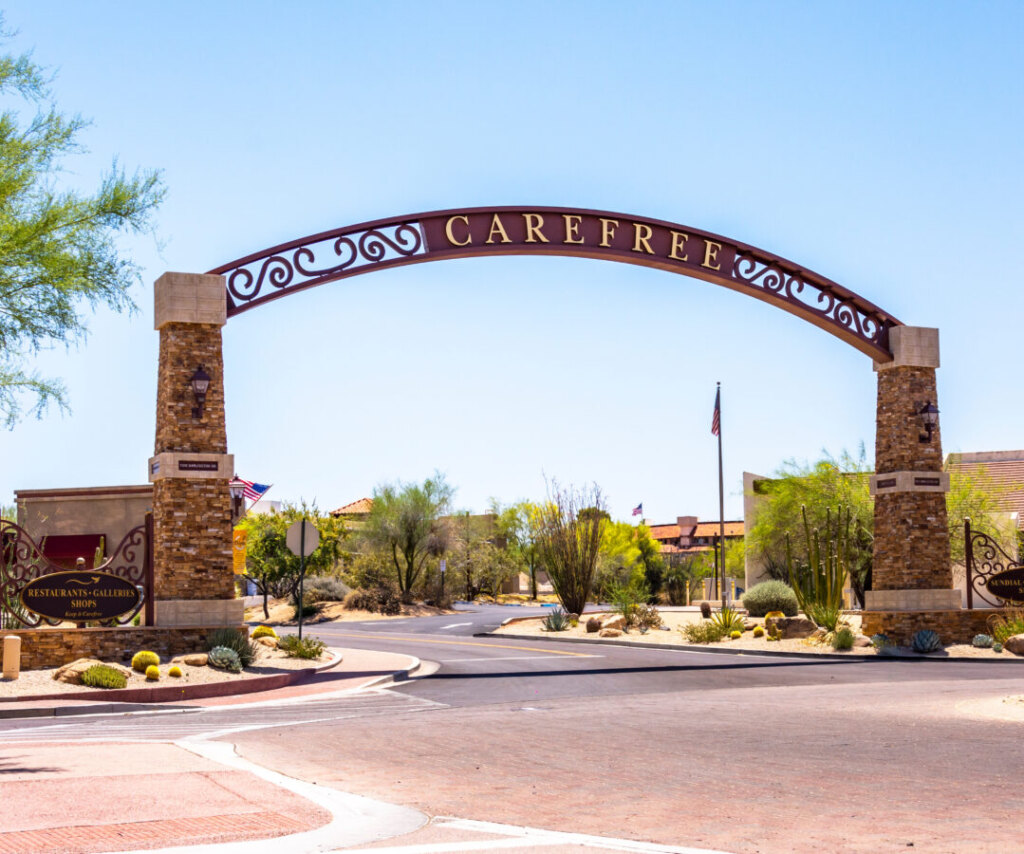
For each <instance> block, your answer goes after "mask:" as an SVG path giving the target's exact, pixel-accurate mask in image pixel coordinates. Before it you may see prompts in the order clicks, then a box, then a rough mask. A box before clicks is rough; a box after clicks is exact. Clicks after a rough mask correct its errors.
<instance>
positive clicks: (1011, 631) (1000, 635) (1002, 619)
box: [988, 609, 1024, 643]
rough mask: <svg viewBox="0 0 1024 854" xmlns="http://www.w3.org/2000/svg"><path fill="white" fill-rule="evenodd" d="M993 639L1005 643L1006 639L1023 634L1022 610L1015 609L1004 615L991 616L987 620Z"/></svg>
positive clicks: (1023, 611) (1023, 615)
mask: <svg viewBox="0 0 1024 854" xmlns="http://www.w3.org/2000/svg"><path fill="white" fill-rule="evenodd" d="M988 625H989V628H990V629H991V633H992V637H993V639H995V640H997V641H999V643H1006V640H1007V638H1012V637H1013V636H1014V635H1019V634H1024V610H1021V609H1015V610H1013V611H1009V612H1007V613H1006V614H993V615H992V616H991V617H989V618H988Z"/></svg>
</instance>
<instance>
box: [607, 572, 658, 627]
mask: <svg viewBox="0 0 1024 854" xmlns="http://www.w3.org/2000/svg"><path fill="white" fill-rule="evenodd" d="M649 597H650V593H649V592H648V590H647V585H645V584H644V583H643V582H639V581H637V580H635V579H633V580H631V581H630V582H629V583H628V584H612V585H611V587H610V589H609V591H608V598H609V599H610V600H611V603H612V610H614V611H615V613H616V614H622V616H623V617H625V618H626V628H627V629H630V628H633V627H634V626H638V625H640V623H639V620H638V617H639V613H640V607H641V606H642V605H644V604H646V603H647V600H648V598H649ZM659 625H660V623H659Z"/></svg>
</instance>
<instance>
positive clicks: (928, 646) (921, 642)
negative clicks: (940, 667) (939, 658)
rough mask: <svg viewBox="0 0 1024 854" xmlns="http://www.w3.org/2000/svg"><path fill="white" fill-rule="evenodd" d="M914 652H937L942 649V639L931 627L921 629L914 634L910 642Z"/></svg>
mask: <svg viewBox="0 0 1024 854" xmlns="http://www.w3.org/2000/svg"><path fill="white" fill-rule="evenodd" d="M911 645H912V646H913V647H914V652H922V653H923V652H938V651H939V650H940V649H942V641H941V640H940V638H939V636H938V635H937V634H936V633H935V632H933V631H932V630H931V629H921V630H920V631H919V632H916V633H915V634H914V639H913V641H912V642H911Z"/></svg>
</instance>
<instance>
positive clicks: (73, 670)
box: [53, 658, 132, 685]
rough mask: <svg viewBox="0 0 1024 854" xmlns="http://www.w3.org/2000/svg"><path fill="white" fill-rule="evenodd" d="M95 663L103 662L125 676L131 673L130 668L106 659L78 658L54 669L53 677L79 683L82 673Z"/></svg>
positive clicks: (62, 680) (59, 680)
mask: <svg viewBox="0 0 1024 854" xmlns="http://www.w3.org/2000/svg"><path fill="white" fill-rule="evenodd" d="M96 664H105V665H106V666H107V667H113V668H114V670H118V671H120V672H121V673H123V674H124V675H125V676H131V674H132V671H131V668H128V667H123V666H122V665H120V664H111V663H110V662H107V661H100V660H99V659H97V658H79V659H77V660H76V661H72V662H71V663H70V664H65V665H64V666H63V667H60V668H58V669H57V670H55V671H54V673H53V678H54V679H56V680H57V681H58V682H67V683H68V684H69V685H81V684H82V674H83V673H85V671H86V670H88V669H89V668H90V667H92V666H94V665H96Z"/></svg>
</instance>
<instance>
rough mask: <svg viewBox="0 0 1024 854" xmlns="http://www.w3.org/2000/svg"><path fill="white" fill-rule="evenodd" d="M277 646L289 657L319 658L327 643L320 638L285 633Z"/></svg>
mask: <svg viewBox="0 0 1024 854" xmlns="http://www.w3.org/2000/svg"><path fill="white" fill-rule="evenodd" d="M277 647H278V649H283V650H284V651H285V653H286V654H287V655H288V657H289V658H319V657H320V656H321V655H322V654H323V651H324V650H325V649H327V644H325V643H324V642H323V641H322V640H320V638H311V637H309V636H307V637H304V638H300V637H299V636H298V635H285V636H284V637H283V638H281V641H280V643H278V645H277Z"/></svg>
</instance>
